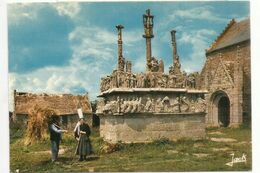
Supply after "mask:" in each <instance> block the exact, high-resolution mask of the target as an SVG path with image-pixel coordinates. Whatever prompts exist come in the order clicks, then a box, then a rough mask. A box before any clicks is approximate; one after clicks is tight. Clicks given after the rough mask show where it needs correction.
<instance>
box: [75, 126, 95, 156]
mask: <svg viewBox="0 0 260 173" xmlns="http://www.w3.org/2000/svg"><path fill="white" fill-rule="evenodd" d="M79 130H80V131H83V132H85V133H86V134H80V133H79ZM89 136H90V128H89V126H88V124H86V123H83V124H81V125H79V127H78V128H77V130H76V131H75V138H79V141H78V145H77V148H76V154H77V155H81V156H86V155H90V154H91V150H92V148H91V143H90V139H89Z"/></svg>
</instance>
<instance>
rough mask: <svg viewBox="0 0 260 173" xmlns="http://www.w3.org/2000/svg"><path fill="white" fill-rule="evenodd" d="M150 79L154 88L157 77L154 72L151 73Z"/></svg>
mask: <svg viewBox="0 0 260 173" xmlns="http://www.w3.org/2000/svg"><path fill="white" fill-rule="evenodd" d="M150 81H151V88H154V87H155V86H156V77H155V76H154V75H153V74H152V75H150Z"/></svg>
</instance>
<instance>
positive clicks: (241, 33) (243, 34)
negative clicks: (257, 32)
mask: <svg viewBox="0 0 260 173" xmlns="http://www.w3.org/2000/svg"><path fill="white" fill-rule="evenodd" d="M247 40H250V20H249V19H245V20H242V21H240V22H236V21H235V20H234V19H232V20H231V21H230V23H229V24H228V25H227V26H226V28H225V29H224V30H223V32H222V33H221V34H220V35H219V36H218V37H217V39H216V40H215V41H214V43H213V44H212V45H211V46H210V47H209V48H208V49H207V51H206V53H210V52H213V51H215V50H218V49H222V48H225V47H228V46H231V45H234V44H237V43H240V42H243V41H247Z"/></svg>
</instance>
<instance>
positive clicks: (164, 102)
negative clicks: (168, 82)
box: [162, 96, 171, 112]
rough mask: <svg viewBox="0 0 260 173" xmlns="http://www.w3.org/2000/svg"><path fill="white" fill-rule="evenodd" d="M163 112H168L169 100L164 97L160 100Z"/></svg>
mask: <svg viewBox="0 0 260 173" xmlns="http://www.w3.org/2000/svg"><path fill="white" fill-rule="evenodd" d="M162 105H163V112H170V106H171V105H170V99H169V97H168V96H165V97H164V98H163V100H162Z"/></svg>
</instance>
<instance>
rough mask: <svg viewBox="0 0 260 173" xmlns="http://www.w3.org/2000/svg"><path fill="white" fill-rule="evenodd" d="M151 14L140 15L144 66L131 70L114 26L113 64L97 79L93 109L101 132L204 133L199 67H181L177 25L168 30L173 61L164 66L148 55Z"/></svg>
mask: <svg viewBox="0 0 260 173" xmlns="http://www.w3.org/2000/svg"><path fill="white" fill-rule="evenodd" d="M153 19H154V16H153V15H152V14H151V12H150V10H149V9H148V10H146V13H145V14H144V15H143V25H144V35H143V37H144V38H145V40H146V69H145V72H144V73H133V72H132V63H131V61H130V60H126V59H125V58H124V56H123V41H122V30H123V29H124V26H122V25H117V26H116V28H117V31H118V65H117V69H116V70H114V71H113V72H112V74H111V75H108V76H106V77H104V78H102V79H101V84H100V90H101V93H100V95H99V98H100V99H99V101H98V105H97V114H98V115H99V117H100V136H101V137H103V138H104V140H105V141H108V142H111V143H116V142H123V143H132V142H151V141H154V140H160V139H169V140H177V139H180V138H192V139H200V138H204V137H205V115H206V102H205V94H206V93H207V90H202V89H198V87H197V86H196V84H197V81H198V79H199V73H197V72H195V73H191V74H189V75H188V74H187V73H186V72H185V71H182V70H181V64H180V61H179V56H178V53H177V43H176V36H175V35H176V31H175V30H172V31H171V32H170V33H171V41H172V47H173V57H172V59H173V60H172V61H173V63H172V65H171V66H170V67H169V73H168V74H167V73H165V72H164V62H163V60H159V61H158V59H157V58H156V57H154V56H152V38H153V37H154V34H153V25H154V22H153Z"/></svg>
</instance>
